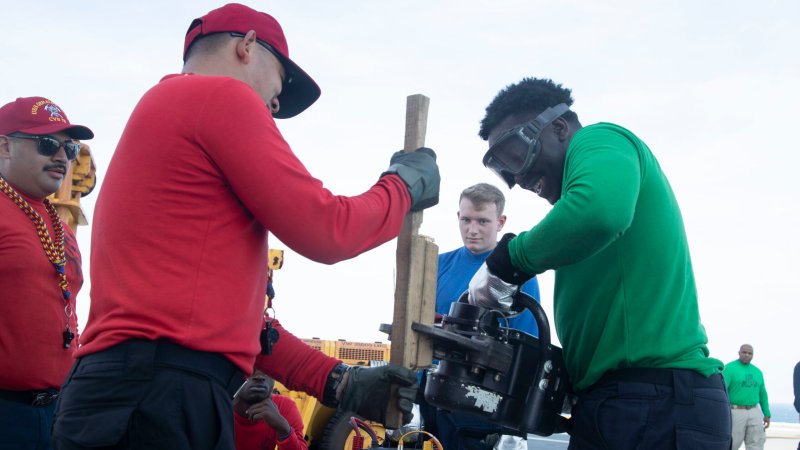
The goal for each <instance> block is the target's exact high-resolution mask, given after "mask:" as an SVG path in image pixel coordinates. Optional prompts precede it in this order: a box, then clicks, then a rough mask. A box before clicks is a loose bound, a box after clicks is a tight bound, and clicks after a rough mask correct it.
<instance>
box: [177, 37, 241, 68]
mask: <svg viewBox="0 0 800 450" xmlns="http://www.w3.org/2000/svg"><path fill="white" fill-rule="evenodd" d="M230 39H233V38H232V37H231V34H230V33H214V34H208V35H205V36H200V37H198V38H197V39H195V40H194V42H192V45H190V46H189V49H188V50H186V61H188V60H189V58H191V57H192V56H194V55H196V54H210V53H214V52H216V51H217V50H219V49H221V48H222V47H224V46H225V44H227V43H228V41H229V40H230Z"/></svg>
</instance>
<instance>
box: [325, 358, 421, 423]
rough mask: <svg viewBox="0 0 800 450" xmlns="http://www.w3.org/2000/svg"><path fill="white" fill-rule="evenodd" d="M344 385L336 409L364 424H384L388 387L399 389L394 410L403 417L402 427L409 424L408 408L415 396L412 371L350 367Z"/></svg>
mask: <svg viewBox="0 0 800 450" xmlns="http://www.w3.org/2000/svg"><path fill="white" fill-rule="evenodd" d="M347 377H348V378H347V384H346V385H345V387H344V392H342V399H341V400H340V401H339V409H340V410H343V411H353V412H355V413H356V414H358V415H360V416H362V417H364V418H365V419H368V420H374V421H376V422H380V423H386V409H387V407H388V405H389V400H390V395H389V393H390V392H391V387H392V384H397V385H399V389H398V390H397V396H398V399H397V406H398V408H399V409H400V411H401V412H402V414H403V423H404V424H406V423H408V422H411V418H412V417H414V415H413V414H412V413H411V408H412V407H413V406H414V399H415V398H416V395H417V375H416V373H415V372H414V371H412V370H410V369H406V368H405V367H403V366H398V365H396V364H387V365H385V366H380V367H360V366H355V367H351V368H350V369H349V370H348V373H347Z"/></svg>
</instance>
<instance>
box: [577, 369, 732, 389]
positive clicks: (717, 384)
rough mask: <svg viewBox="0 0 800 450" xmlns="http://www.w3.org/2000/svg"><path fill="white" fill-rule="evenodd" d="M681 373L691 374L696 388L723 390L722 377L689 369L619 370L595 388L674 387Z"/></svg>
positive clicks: (611, 372) (612, 372)
mask: <svg viewBox="0 0 800 450" xmlns="http://www.w3.org/2000/svg"><path fill="white" fill-rule="evenodd" d="M680 372H689V373H691V374H692V375H693V376H692V384H693V385H694V387H699V388H722V387H723V385H724V384H723V381H722V375H720V374H714V375H711V376H710V377H704V376H703V375H701V374H700V373H698V372H695V371H693V370H689V369H651V368H644V369H639V368H636V369H619V370H612V371H609V372H606V373H605V374H604V375H603V376H602V377H601V378H600V381H598V382H597V383H596V384H595V385H594V386H593V387H596V386H601V385H604V384H609V383H618V382H634V383H652V384H660V385H662V386H673V385H674V384H675V375H676V374H678V373H680Z"/></svg>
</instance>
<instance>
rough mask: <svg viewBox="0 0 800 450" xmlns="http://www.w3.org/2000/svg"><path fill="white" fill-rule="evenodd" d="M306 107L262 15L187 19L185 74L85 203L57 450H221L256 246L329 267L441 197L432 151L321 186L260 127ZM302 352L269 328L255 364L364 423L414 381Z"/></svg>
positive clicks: (255, 312) (245, 346)
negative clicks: (82, 325)
mask: <svg viewBox="0 0 800 450" xmlns="http://www.w3.org/2000/svg"><path fill="white" fill-rule="evenodd" d="M319 95H320V90H319V87H318V86H317V85H316V83H315V82H314V81H313V80H312V79H311V77H309V76H308V75H307V74H306V73H305V72H304V71H303V70H302V69H300V68H299V67H298V66H297V64H295V63H294V62H293V61H292V60H291V59H289V52H288V47H287V44H286V38H285V37H284V35H283V31H282V29H281V27H280V25H279V24H278V22H277V21H276V20H275V19H274V18H272V17H271V16H269V15H267V14H264V13H261V12H258V11H255V10H253V9H251V8H248V7H246V6H243V5H239V4H228V5H226V6H223V7H221V8H218V9H215V10H213V11H211V12H209V13H208V14H206V15H205V16H203V17H201V18H198V19H195V20H194V21H193V22H192V23H191V25H190V27H189V30H188V32H187V34H186V39H185V42H184V68H183V72H182V73H181V74H175V75H168V76H166V77H164V78H163V79H162V80H161V81H160V82H159V83H158V84H157V85H156V86H154V87H153V88H151V89H150V90H149V91H148V92H147V93H145V95H144V96H143V97H142V99H141V100H140V101H139V103H138V104H137V105H136V108H135V109H134V111H133V112H132V114H131V117H130V119H129V120H128V123H127V125H126V127H125V130H124V131H123V134H122V137H121V139H120V142H119V144H118V146H117V149H116V151H115V153H114V156H113V158H112V160H111V163H110V165H109V168H108V171H107V174H106V177H105V179H104V182H103V186H102V189H101V190H100V195H99V197H98V199H97V206H96V208H95V212H94V219H95V223H94V227H93V230H92V259H91V270H92V276H91V279H92V304H91V309H90V311H89V320H88V322H87V325H86V329H85V330H84V333H83V335H82V336H81V346H80V348H79V349H78V351H77V352H76V357H77V358H78V359H77V361H76V363H75V365H74V368H73V371H72V373H71V376H70V377H68V379H67V381H66V383H65V385H64V386H63V388H62V396H61V397H60V399H59V402H58V405H57V407H56V418H55V423H54V428H53V434H54V439H55V442H56V447H57V448H87V447H92V446H106V447H109V448H115V446H129V447H126V448H145V447H146V448H151V447H160V448H173V449H178V448H187V449H189V448H191V449H205V448H209V449H211V448H233V411H232V408H231V401H230V400H231V394H232V393H233V391H234V390H235V389H236V388H237V387H238V386H239V385H240V384H241V382H242V380H243V378H242V377H241V375H242V373H244V374H249V373H250V372H251V371H252V369H253V367H254V364H256V361H255V358H256V356H257V355H259V354H260V351H261V345H260V343H259V332H260V330H261V325H262V313H263V306H264V295H265V293H266V290H267V286H266V280H267V249H268V248H269V247H268V242H267V235H268V234H269V233H272V234H274V235H275V236H276V237H277V238H279V239H280V240H281V242H283V243H284V244H285V245H287V246H288V247H290V248H292V249H293V250H295V251H296V252H298V253H300V254H301V255H303V256H305V257H307V258H309V259H312V260H315V261H318V262H322V263H326V264H333V263H335V262H338V261H342V260H345V259H348V258H353V257H355V256H357V255H359V254H360V253H363V252H365V251H367V250H370V249H372V248H374V247H376V246H378V245H380V244H382V243H384V242H387V241H389V240H391V239H392V238H394V237H396V236H397V234H399V231H400V228H401V225H402V222H403V218H404V217H405V215H406V214H407V213H408V211H409V210H410V209H412V210H418V209H423V208H426V207H429V206H433V205H434V204H436V203H437V202H438V193H439V172H438V167H437V166H436V161H435V154H434V153H433V151H432V150H429V149H420V150H418V151H416V152H413V153H402V152H399V153H395V154H394V155H393V156H392V158H391V163H390V167H389V169H388V170H387V171H385V172H384V173H383V174H382V176H380V177H379V179H378V181H377V182H376V183H375V184H374V185H373V186H372V187H371V188H369V189H368V190H367V191H366V192H364V193H363V194H360V195H357V196H352V197H347V196H341V195H334V194H333V193H331V192H330V191H328V190H327V189H325V188H324V187H323V184H322V182H321V181H319V180H317V179H316V178H314V177H313V176H312V175H311V174H309V172H308V170H306V168H305V167H304V166H303V164H302V163H301V162H300V160H299V159H298V158H297V156H296V155H295V154H294V153H293V152H292V150H291V148H290V147H289V144H287V143H286V141H285V140H284V139H283V136H281V133H280V131H279V130H278V128H277V126H276V124H275V120H274V119H275V118H288V117H292V116H295V115H297V114H299V113H300V112H302V111H303V110H305V109H306V108H307V107H308V106H310V105H311V104H312V103H313V102H314V101H315V100H316V99H317V97H319ZM309 349H310V347H308V346H304V345H302V342H301V341H299V339H296V338H294V339H293V337H292V336H291V335H290V333H288V332H285V330H283V331H281V337H280V340H279V341H278V342H277V344H276V345H275V346H274V347H273V348H272V353H271V354H270V355H269V356H266V357H264V358H260V361H259V363H258V364H257V365H256V367H258V368H260V369H262V370H264V371H265V372H266V373H268V374H269V375H270V376H272V377H274V378H275V379H276V380H278V381H280V382H282V383H283V384H284V385H286V386H287V387H289V388H290V389H293V390H303V391H306V392H309V393H310V394H312V395H315V396H317V397H318V398H321V399H323V402H325V403H327V404H329V405H335V404H337V403H338V404H339V407H347V408H352V409H353V410H354V411H356V412H367V411H365V410H364V409H362V408H361V406H362V405H366V404H369V405H371V407H372V408H373V410H372V411H373V412H375V413H376V414H377V415H380V411H381V410H385V406H386V402H387V401H388V400H387V399H388V396H382V398H380V401H379V402H376V401H375V399H373V398H371V397H370V396H371V395H373V393H382V392H384V391H386V392H388V389H389V387H390V385H391V384H392V383H393V382H394V383H398V384H400V385H413V384H414V383H415V378H414V374H413V372H411V371H408V370H405V369H403V368H401V367H397V366H391V367H382V368H375V369H364V368H348V367H346V366H343V365H341V364H340V361H338V360H335V359H332V358H328V357H327V356H325V355H322V354H321V353H319V352H316V351H313V349H312V350H309ZM209 381H210V382H209ZM409 388H410V386H409ZM367 391H368V392H367ZM412 395H413V394H412ZM407 400H408V399H407V398H406V399H403V401H402V402H400V407H401V408H408V409H409V411H410V406H411V405H410V403H411V402H410V401H407ZM169 411H172V412H173V413H170V412H169ZM379 419H380V417H378V420H379ZM97 423H103V424H104V426H102V427H98V426H93V425H94V424H97Z"/></svg>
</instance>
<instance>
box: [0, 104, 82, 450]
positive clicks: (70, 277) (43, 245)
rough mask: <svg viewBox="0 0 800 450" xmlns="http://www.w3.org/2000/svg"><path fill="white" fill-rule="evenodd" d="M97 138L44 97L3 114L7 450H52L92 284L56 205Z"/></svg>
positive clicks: (0, 358)
mask: <svg viewBox="0 0 800 450" xmlns="http://www.w3.org/2000/svg"><path fill="white" fill-rule="evenodd" d="M93 136H94V135H93V133H92V131H91V130H89V129H88V128H86V127H84V126H81V125H72V124H70V122H69V120H68V119H67V115H66V113H64V111H63V110H62V109H61V108H59V107H58V106H57V105H56V104H55V103H53V102H51V101H50V100H48V99H46V98H42V97H27V98H18V99H17V100H16V101H13V102H11V103H8V104H6V105H5V106H3V107H2V108H0V191H2V195H0V217H2V220H0V261H2V264H0V286H2V294H0V441H1V442H0V447H3V448H14V449H40V448H49V443H50V425H51V423H52V420H53V410H54V408H55V401H54V400H55V399H56V397H57V396H58V390H59V387H60V386H61V383H62V382H63V381H64V378H65V377H66V376H67V372H69V367H70V365H71V364H72V361H73V358H72V353H73V351H74V350H75V347H76V345H75V344H76V342H75V341H74V339H75V336H76V335H77V334H78V327H77V320H76V317H75V297H76V296H77V295H78V292H79V291H80V289H81V285H82V284H83V273H82V272H81V255H80V252H79V251H78V245H77V243H76V242H75V235H74V234H73V232H72V230H71V229H70V228H69V226H67V225H66V224H65V223H63V222H62V221H61V219H60V218H59V216H58V214H57V212H56V210H55V208H54V206H53V205H52V204H51V203H50V201H49V200H48V199H47V197H48V196H49V195H51V194H53V193H54V192H56V191H57V190H58V188H59V187H60V186H61V183H69V182H70V180H65V178H66V176H67V169H68V168H69V165H70V163H71V162H72V161H73V160H74V159H75V158H77V156H78V153H79V152H80V144H79V143H77V142H76V141H75V139H91V138H92V137H93Z"/></svg>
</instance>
